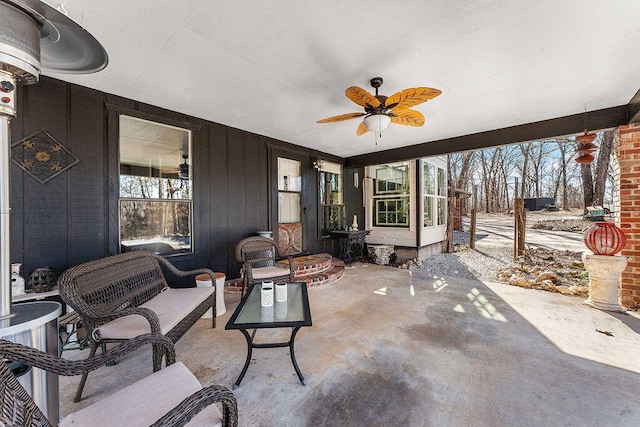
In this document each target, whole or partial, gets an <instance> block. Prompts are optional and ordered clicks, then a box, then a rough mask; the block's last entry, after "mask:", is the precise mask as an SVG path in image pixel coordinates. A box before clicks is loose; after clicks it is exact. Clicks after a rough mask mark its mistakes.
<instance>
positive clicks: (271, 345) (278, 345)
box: [234, 326, 306, 389]
mask: <svg viewBox="0 0 640 427" xmlns="http://www.w3.org/2000/svg"><path fill="white" fill-rule="evenodd" d="M299 330H300V326H296V327H295V328H293V330H292V331H291V338H289V341H287V342H278V343H264V344H254V343H253V337H254V335H255V332H256V330H255V329H254V331H253V334H249V332H247V330H246V329H240V332H242V334H243V335H244V337H245V338H246V340H247V359H246V360H245V362H244V367H243V368H242V372H240V376H239V377H238V379H237V380H236V382H235V385H234V389H235V388H236V387H239V386H240V383H241V382H242V379H243V378H244V375H245V374H246V373H247V369H249V363H251V355H252V353H253V349H254V348H281V347H289V353H290V355H291V363H293V369H295V371H296V374H297V375H298V379H299V380H300V382H301V383H302V385H306V384H305V383H304V376H303V375H302V371H301V370H300V368H299V367H298V362H297V360H296V354H295V348H294V345H295V339H296V334H297V333H298V331H299Z"/></svg>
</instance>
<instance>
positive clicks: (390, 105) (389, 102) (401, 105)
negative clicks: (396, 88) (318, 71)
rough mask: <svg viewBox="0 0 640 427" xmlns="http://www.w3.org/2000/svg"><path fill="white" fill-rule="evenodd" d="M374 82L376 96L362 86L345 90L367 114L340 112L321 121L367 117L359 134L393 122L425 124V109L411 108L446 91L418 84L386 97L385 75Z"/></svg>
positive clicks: (359, 129) (378, 129)
mask: <svg viewBox="0 0 640 427" xmlns="http://www.w3.org/2000/svg"><path fill="white" fill-rule="evenodd" d="M370 83H371V87H373V88H374V89H375V90H376V94H375V95H372V94H371V93H369V92H368V91H366V90H364V89H362V88H360V87H358V86H351V87H349V88H347V90H346V91H345V92H344V93H345V95H346V96H347V98H349V99H350V100H352V101H353V102H355V103H356V104H358V105H359V106H361V107H364V113H347V114H340V115H337V116H333V117H327V118H326V119H322V120H318V123H334V122H341V121H344V120H350V119H355V118H358V117H363V116H364V119H363V120H362V122H361V123H360V125H359V126H358V130H357V131H356V134H357V135H358V136H360V135H364V134H365V133H367V132H369V131H372V132H382V131H383V130H385V129H386V128H387V126H388V125H389V123H396V124H399V125H404V126H422V125H424V116H423V115H422V113H421V112H419V111H416V110H411V109H410V108H411V107H414V106H416V105H418V104H422V103H423V102H425V101H428V100H430V99H433V98H435V97H436V96H438V95H440V94H441V93H442V92H441V91H440V90H438V89H433V88H430V87H414V88H408V89H404V90H402V91H400V92H398V93H394V94H393V95H391V96H389V97H386V96H384V95H378V88H380V86H382V77H374V78H372V79H371V81H370Z"/></svg>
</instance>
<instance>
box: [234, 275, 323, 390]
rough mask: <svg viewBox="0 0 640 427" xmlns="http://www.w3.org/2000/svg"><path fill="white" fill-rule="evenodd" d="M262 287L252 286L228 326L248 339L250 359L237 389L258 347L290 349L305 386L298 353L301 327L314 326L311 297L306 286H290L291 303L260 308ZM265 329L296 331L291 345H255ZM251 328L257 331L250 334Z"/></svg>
mask: <svg viewBox="0 0 640 427" xmlns="http://www.w3.org/2000/svg"><path fill="white" fill-rule="evenodd" d="M261 289H262V285H261V284H260V283H256V284H253V285H251V288H250V289H249V291H248V292H247V294H246V295H245V296H244V298H242V300H241V301H240V304H238V307H236V310H235V311H234V312H233V314H232V315H231V318H230V319H229V321H228V322H227V325H226V326H225V327H224V328H225V329H226V330H229V329H238V330H240V332H242V334H243V335H244V337H245V339H246V340H247V358H246V360H245V362H244V367H243V368H242V372H240V376H239V377H238V379H237V380H236V382H235V386H234V388H235V387H238V386H240V383H241V382H242V379H243V378H244V374H246V373H247V369H249V364H250V363H251V355H252V353H253V349H254V348H281V347H289V354H290V355H291V363H292V364H293V369H295V371H296V374H298V379H300V382H301V383H302V385H304V376H303V375H302V371H300V368H299V367H298V362H297V361H296V353H295V348H294V344H295V339H296V334H297V333H298V331H299V330H300V328H302V327H304V326H312V324H313V323H312V321H311V310H310V309H309V296H308V294H307V284H306V283H289V284H288V285H287V301H285V302H277V301H276V302H275V303H274V304H273V305H272V306H271V307H262V306H261V305H260V290H261ZM264 328H292V329H291V338H289V341H287V342H277V343H262V344H257V343H254V342H253V338H254V336H255V333H256V330H257V329H264ZM247 329H253V332H252V333H249V332H248V331H247Z"/></svg>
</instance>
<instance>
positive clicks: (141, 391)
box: [59, 362, 222, 427]
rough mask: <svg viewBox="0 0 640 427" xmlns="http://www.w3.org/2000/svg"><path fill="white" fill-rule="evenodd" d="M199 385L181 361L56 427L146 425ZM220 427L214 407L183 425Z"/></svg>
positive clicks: (66, 419)
mask: <svg viewBox="0 0 640 427" xmlns="http://www.w3.org/2000/svg"><path fill="white" fill-rule="evenodd" d="M201 388H202V387H201V386H200V383H199V382H198V380H197V379H196V377H194V376H193V374H192V373H191V372H190V371H189V369H187V367H186V366H184V365H183V364H182V363H181V362H177V363H174V364H173V365H170V366H167V367H166V368H164V369H162V370H160V371H158V372H156V373H154V374H152V375H150V376H148V377H146V378H143V379H142V380H140V381H138V382H136V383H134V384H131V385H130V386H128V387H126V388H124V389H122V390H120V391H118V392H116V393H114V394H112V395H111V396H108V397H106V398H104V399H103V400H100V401H99V402H97V403H94V404H93V405H91V406H88V407H86V408H84V409H81V410H79V411H78V412H74V413H73V414H70V415H68V416H66V417H64V418H63V419H62V420H61V421H60V424H59V425H60V426H97V425H99V426H104V427H107V426H114V427H115V426H117V427H121V426H148V425H150V424H153V423H154V422H156V421H157V420H158V419H160V418H161V417H162V416H163V415H165V414H166V413H167V412H169V411H170V410H172V409H173V408H175V407H176V406H177V405H178V404H179V403H180V402H182V401H183V400H184V399H186V398H187V397H189V396H190V395H192V394H193V393H195V392H196V391H198V390H200V389H201ZM187 425H188V426H190V427H195V426H221V425H222V415H221V414H220V411H219V410H218V408H217V407H216V405H215V404H212V405H210V406H208V407H207V408H205V409H203V410H202V411H201V412H200V413H199V414H198V415H196V416H195V417H194V418H193V419H192V420H191V421H189V423H188V424H187Z"/></svg>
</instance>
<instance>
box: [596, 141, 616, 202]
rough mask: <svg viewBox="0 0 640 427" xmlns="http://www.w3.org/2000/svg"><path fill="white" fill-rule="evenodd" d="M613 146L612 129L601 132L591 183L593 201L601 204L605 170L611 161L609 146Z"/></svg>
mask: <svg viewBox="0 0 640 427" xmlns="http://www.w3.org/2000/svg"><path fill="white" fill-rule="evenodd" d="M612 146H613V130H606V131H604V132H602V143H601V144H600V151H599V153H598V163H597V164H596V178H595V182H594V183H593V185H594V187H593V203H594V204H596V205H598V206H602V205H603V204H604V192H605V187H606V185H607V171H608V170H609V163H610V162H611V147H612Z"/></svg>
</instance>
